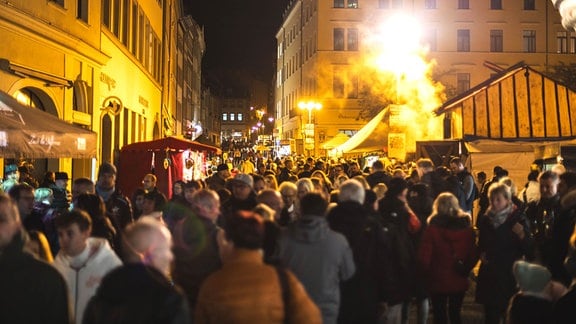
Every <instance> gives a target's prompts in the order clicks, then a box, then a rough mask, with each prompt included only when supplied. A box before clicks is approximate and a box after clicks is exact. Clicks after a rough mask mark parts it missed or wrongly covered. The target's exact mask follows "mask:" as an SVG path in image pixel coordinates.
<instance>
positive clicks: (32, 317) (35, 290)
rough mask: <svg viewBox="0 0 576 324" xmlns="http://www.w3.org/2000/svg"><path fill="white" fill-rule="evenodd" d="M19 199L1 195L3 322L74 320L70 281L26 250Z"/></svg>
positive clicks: (32, 323) (0, 306)
mask: <svg viewBox="0 0 576 324" xmlns="http://www.w3.org/2000/svg"><path fill="white" fill-rule="evenodd" d="M27 241H28V235H27V234H26V231H25V230H24V228H23V226H22V222H21V220H20V215H19V213H18V209H17V207H16V204H15V202H14V201H13V200H12V199H11V198H10V197H8V195H6V194H3V193H1V194H0V323H26V324H41V323H62V324H67V323H70V322H71V318H70V311H69V302H68V291H67V290H66V282H65V281H64V278H62V275H60V273H58V271H57V270H56V269H54V268H53V267H52V266H51V265H49V264H48V263H45V262H43V261H40V260H38V259H36V258H35V257H34V256H33V255H32V253H30V252H28V251H27V250H26V243H27Z"/></svg>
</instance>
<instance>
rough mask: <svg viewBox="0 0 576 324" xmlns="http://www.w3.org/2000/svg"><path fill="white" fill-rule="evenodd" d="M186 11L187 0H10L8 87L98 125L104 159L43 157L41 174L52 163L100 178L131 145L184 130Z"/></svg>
mask: <svg viewBox="0 0 576 324" xmlns="http://www.w3.org/2000/svg"><path fill="white" fill-rule="evenodd" d="M181 15H182V5H181V1H177V0H80V1H71V0H11V1H3V2H1V3H0V39H2V42H3V46H1V47H0V63H1V64H0V90H3V91H5V92H7V93H9V94H10V95H13V96H18V97H20V98H24V101H26V100H27V101H28V103H31V104H32V106H34V107H36V108H39V109H42V110H45V111H47V112H49V113H51V114H53V115H55V116H57V117H58V118H60V119H62V120H64V121H65V122H68V123H72V124H76V125H79V126H82V127H84V128H86V129H89V130H92V131H94V132H96V133H97V134H98V144H97V152H98V153H97V156H96V158H95V159H71V158H60V159H40V160H36V161H33V162H34V165H35V169H36V172H35V174H34V175H35V176H37V177H41V176H42V175H43V173H44V171H47V170H51V171H66V172H68V173H69V175H70V176H71V178H72V179H74V178H77V177H82V176H84V177H92V178H95V173H96V171H97V166H98V165H99V164H100V163H102V162H104V161H108V162H116V159H117V158H118V152H119V150H120V149H121V148H122V146H124V145H126V144H130V143H134V142H138V141H146V140H152V139H158V138H161V137H164V136H169V135H176V133H177V132H178V134H180V133H181V130H182V119H180V120H177V118H176V101H177V97H176V96H177V92H176V90H175V89H176V78H175V72H176V66H177V64H176V46H177V45H176V39H175V38H176V35H177V22H178V20H179V18H180V16H181ZM202 52H203V49H202ZM199 59H201V55H200V58H199ZM197 66H199V63H197ZM197 77H198V79H199V75H198V76H197ZM197 84H199V80H198V82H197ZM163 92H164V94H163ZM197 92H198V94H197V96H198V99H197V102H198V103H199V102H200V99H199V96H200V93H199V92H200V91H199V87H198V90H197ZM179 113H180V114H179V117H187V116H188V115H186V114H185V113H183V112H182V111H180V112H179ZM1 158H2V157H1V156H0V161H2V159H1ZM24 158H25V157H24Z"/></svg>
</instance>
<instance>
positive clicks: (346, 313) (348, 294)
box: [326, 179, 389, 323]
mask: <svg viewBox="0 0 576 324" xmlns="http://www.w3.org/2000/svg"><path fill="white" fill-rule="evenodd" d="M375 196H376V194H374V201H375V200H376V199H375ZM365 197H366V189H365V188H364V186H363V185H362V184H361V183H360V182H358V181H357V180H354V179H350V180H348V181H346V182H344V183H343V184H342V186H340V190H339V194H338V204H337V205H336V206H335V207H333V208H331V209H330V211H329V212H328V215H327V216H326V219H327V220H328V224H329V225H330V228H331V229H333V230H334V231H336V232H339V233H341V234H343V235H344V236H345V237H346V239H347V240H348V243H349V244H350V247H351V249H352V254H353V256H354V265H355V268H356V272H355V273H354V275H353V276H352V278H350V279H349V280H346V281H344V282H343V283H342V284H341V285H340V289H341V299H340V309H339V314H338V323H377V322H378V318H379V315H380V314H379V311H380V309H379V306H380V304H381V303H382V302H383V301H384V299H383V298H382V296H383V291H382V290H381V287H382V285H383V283H384V282H385V279H384V278H382V277H381V274H382V273H385V272H384V268H385V267H386V266H389V265H388V264H387V261H388V260H386V259H385V257H384V256H385V254H384V253H382V250H383V249H385V248H387V246H386V241H385V233H384V232H383V231H382V226H381V225H380V223H379V222H378V221H377V219H376V218H375V217H374V216H375V215H374V214H371V213H370V212H369V211H368V210H367V209H365V208H364V206H363V203H364V200H365Z"/></svg>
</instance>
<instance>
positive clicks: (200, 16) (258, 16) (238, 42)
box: [183, 0, 288, 81]
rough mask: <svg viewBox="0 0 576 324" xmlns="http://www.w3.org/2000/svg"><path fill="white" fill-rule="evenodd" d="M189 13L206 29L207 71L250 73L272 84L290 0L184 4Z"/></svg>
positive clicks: (187, 0) (195, 0)
mask: <svg viewBox="0 0 576 324" xmlns="http://www.w3.org/2000/svg"><path fill="white" fill-rule="evenodd" d="M183 2H184V5H185V8H186V11H187V13H188V14H190V15H192V17H194V19H195V20H196V21H197V22H198V23H199V24H200V25H201V26H204V34H205V38H206V53H205V56H204V61H203V63H204V68H205V69H206V70H207V71H208V72H210V71H220V72H222V70H224V71H226V70H246V71H248V72H249V73H251V74H253V75H254V76H255V77H257V78H258V79H261V80H263V81H270V80H271V79H272V76H273V74H274V60H275V53H276V39H275V36H276V32H277V31H278V28H279V26H280V24H281V22H282V13H283V12H284V10H285V9H286V6H287V3H288V0H202V1H200V0H183Z"/></svg>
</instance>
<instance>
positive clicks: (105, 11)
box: [102, 0, 111, 29]
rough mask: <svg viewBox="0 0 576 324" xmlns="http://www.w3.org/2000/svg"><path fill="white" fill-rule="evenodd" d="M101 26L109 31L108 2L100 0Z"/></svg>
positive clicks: (108, 0)
mask: <svg viewBox="0 0 576 324" xmlns="http://www.w3.org/2000/svg"><path fill="white" fill-rule="evenodd" d="M102 24H104V26H106V27H107V28H108V29H110V26H111V24H110V0H102Z"/></svg>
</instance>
